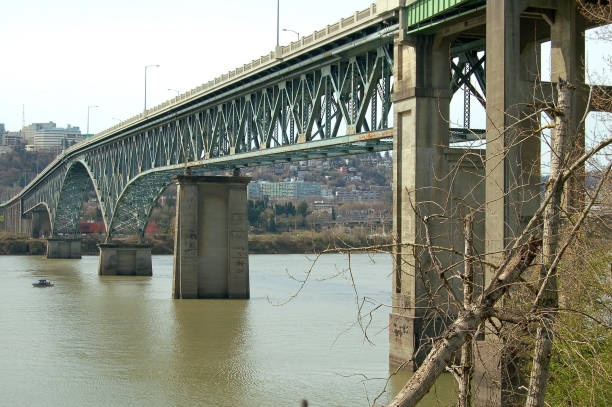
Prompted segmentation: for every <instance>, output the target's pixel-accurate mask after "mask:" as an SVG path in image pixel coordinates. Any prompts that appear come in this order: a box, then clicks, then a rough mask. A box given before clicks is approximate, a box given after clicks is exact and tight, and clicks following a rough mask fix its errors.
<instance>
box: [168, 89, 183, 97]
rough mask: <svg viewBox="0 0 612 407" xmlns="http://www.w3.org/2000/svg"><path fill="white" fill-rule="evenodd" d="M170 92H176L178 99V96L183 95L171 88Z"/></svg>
mask: <svg viewBox="0 0 612 407" xmlns="http://www.w3.org/2000/svg"><path fill="white" fill-rule="evenodd" d="M168 91H169V92H176V96H177V97H178V96H179V95H180V94H181V92H179V91H178V90H176V89H171V88H168Z"/></svg>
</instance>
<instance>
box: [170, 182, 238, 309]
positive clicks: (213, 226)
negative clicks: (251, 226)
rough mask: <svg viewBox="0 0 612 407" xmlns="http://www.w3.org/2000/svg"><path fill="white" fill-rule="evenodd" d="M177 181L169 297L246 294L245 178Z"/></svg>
mask: <svg viewBox="0 0 612 407" xmlns="http://www.w3.org/2000/svg"><path fill="white" fill-rule="evenodd" d="M176 181H177V184H178V190H177V205H176V227H175V231H174V233H175V234H174V239H175V240H174V242H175V243H174V277H173V287H172V291H173V298H184V299H185V298H249V295H250V294H249V261H248V260H249V259H248V219H247V193H246V188H247V185H248V183H249V181H250V178H246V177H207V176H204V177H200V176H179V177H176Z"/></svg>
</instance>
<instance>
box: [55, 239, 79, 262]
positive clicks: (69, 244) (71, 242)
mask: <svg viewBox="0 0 612 407" xmlns="http://www.w3.org/2000/svg"><path fill="white" fill-rule="evenodd" d="M47 258H48V259H80V258H81V240H80V239H64V238H49V239H47Z"/></svg>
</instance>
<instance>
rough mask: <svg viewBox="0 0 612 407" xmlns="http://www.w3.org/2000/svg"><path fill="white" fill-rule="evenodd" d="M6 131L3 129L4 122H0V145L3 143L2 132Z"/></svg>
mask: <svg viewBox="0 0 612 407" xmlns="http://www.w3.org/2000/svg"><path fill="white" fill-rule="evenodd" d="M5 132H6V131H5V130H4V123H0V146H3V145H4V133H5Z"/></svg>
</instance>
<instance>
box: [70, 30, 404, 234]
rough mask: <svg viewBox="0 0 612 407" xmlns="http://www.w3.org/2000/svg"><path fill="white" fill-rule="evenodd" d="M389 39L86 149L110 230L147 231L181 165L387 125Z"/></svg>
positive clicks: (202, 162) (390, 86) (389, 86)
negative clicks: (154, 207)
mask: <svg viewBox="0 0 612 407" xmlns="http://www.w3.org/2000/svg"><path fill="white" fill-rule="evenodd" d="M382 42H383V43H382V44H380V43H379V44H376V46H375V47H372V48H370V49H366V50H362V51H360V52H358V53H354V54H352V55H349V56H347V57H343V58H340V57H338V56H335V57H334V58H332V60H331V61H328V62H327V63H324V64H319V65H316V66H314V67H311V68H309V69H301V70H296V72H295V73H294V74H292V75H287V76H286V77H279V78H277V79H276V81H274V82H272V83H269V84H266V85H263V86H260V87H258V88H255V89H252V90H251V91H249V92H245V93H241V94H236V95H233V96H231V97H228V98H225V99H224V100H222V101H220V102H217V101H216V102H212V103H210V104H203V105H202V106H200V107H199V108H197V109H193V110H192V111H191V112H188V113H185V114H182V115H176V116H174V115H173V116H174V117H169V118H168V119H167V120H164V121H162V122H161V123H159V124H157V125H155V126H151V127H149V128H146V129H143V130H141V131H137V132H132V133H131V134H128V135H126V136H124V137H121V138H119V139H116V140H113V141H112V142H108V143H105V144H103V145H101V146H100V147H98V148H95V149H91V150H89V151H87V152H86V153H85V154H84V156H82V161H83V162H85V163H86V164H87V167H89V168H90V169H91V172H92V175H93V177H94V179H95V180H97V186H98V188H99V196H101V197H103V199H102V200H101V209H102V212H103V214H104V215H105V218H106V219H108V225H107V226H108V228H107V231H108V234H109V237H110V236H112V235H117V234H140V235H142V234H143V233H144V228H145V226H146V223H147V220H148V217H149V214H150V212H151V210H152V208H153V206H154V205H155V202H156V200H157V198H158V196H159V194H160V193H161V192H163V190H164V189H165V188H166V187H167V185H168V184H170V183H171V182H172V177H173V176H174V175H178V174H180V173H182V172H184V170H180V169H176V166H181V165H182V164H185V165H187V164H189V166H190V171H191V172H192V173H193V172H194V171H198V170H196V169H195V167H194V165H193V164H196V165H198V164H201V165H202V166H204V167H205V166H206V164H207V161H209V160H210V161H214V159H215V158H219V157H228V158H229V156H234V155H235V156H236V160H237V161H236V165H235V166H240V164H239V163H238V162H239V159H240V157H241V156H242V155H243V154H245V153H250V152H260V153H262V154H266V151H268V150H269V152H270V155H273V154H274V153H275V151H278V150H277V149H282V148H283V147H286V146H290V145H296V144H304V145H308V143H312V142H316V141H321V140H327V139H333V138H337V137H339V136H343V135H344V134H354V133H361V132H373V131H377V130H381V129H388V128H389V121H390V113H391V92H392V71H393V60H392V50H391V48H390V43H389V41H382ZM389 146H390V144H389ZM387 148H388V147H387ZM387 148H385V149H387ZM365 151H373V150H367V149H366V150H365ZM303 158H304V157H300V156H299V155H296V156H295V157H294V158H293V160H297V159H303ZM243 165H244V164H243ZM227 167H231V164H229V165H227ZM227 167H226V168H227ZM204 169H206V168H204ZM215 169H216V168H215Z"/></svg>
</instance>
